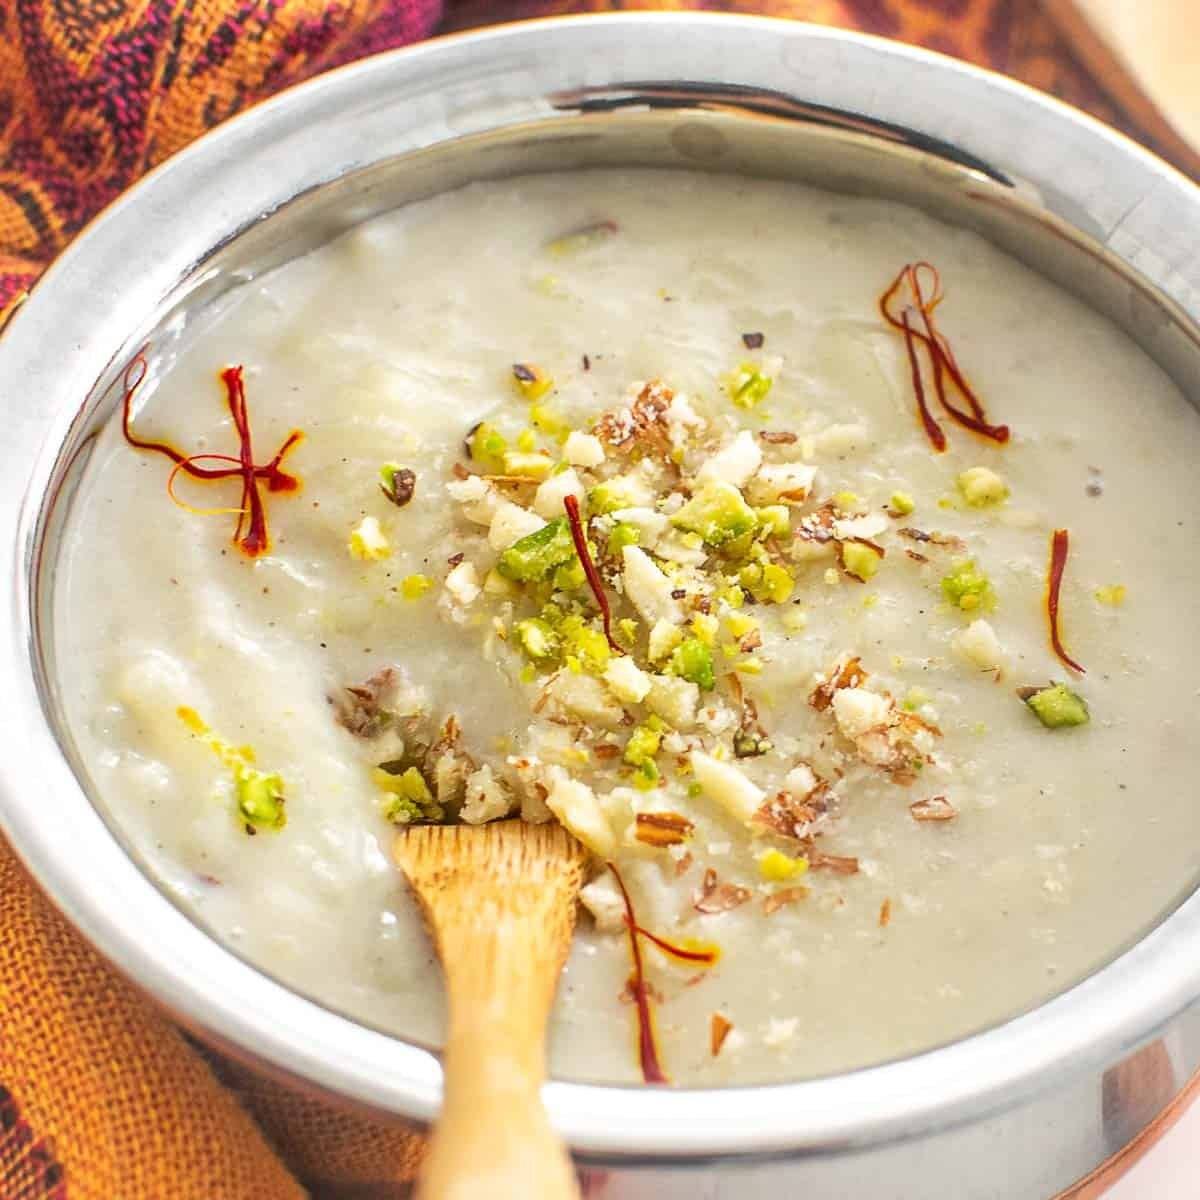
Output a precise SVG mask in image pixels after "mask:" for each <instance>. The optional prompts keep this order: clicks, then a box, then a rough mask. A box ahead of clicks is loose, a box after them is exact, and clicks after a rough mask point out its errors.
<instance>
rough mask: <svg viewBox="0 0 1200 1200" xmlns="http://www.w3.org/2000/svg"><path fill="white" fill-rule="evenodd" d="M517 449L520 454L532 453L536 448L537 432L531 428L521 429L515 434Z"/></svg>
mask: <svg viewBox="0 0 1200 1200" xmlns="http://www.w3.org/2000/svg"><path fill="white" fill-rule="evenodd" d="M517 449H518V450H520V451H521V453H522V454H532V453H533V452H534V451H535V450H536V449H537V434H536V433H534V432H533V430H532V429H522V430H521V432H520V433H518V434H517Z"/></svg>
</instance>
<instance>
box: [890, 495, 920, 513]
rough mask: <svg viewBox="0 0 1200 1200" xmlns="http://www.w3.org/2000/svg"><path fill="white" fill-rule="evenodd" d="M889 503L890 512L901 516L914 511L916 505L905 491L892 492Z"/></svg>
mask: <svg viewBox="0 0 1200 1200" xmlns="http://www.w3.org/2000/svg"><path fill="white" fill-rule="evenodd" d="M890 503H891V509H892V512H894V513H896V514H897V515H898V516H901V517H907V516H908V515H909V513H912V512H915V511H916V507H917V502H916V501H915V500H914V499H913V498H912V497H911V496H910V495H909V494H908V493H907V492H893V493H892V499H891V502H890Z"/></svg>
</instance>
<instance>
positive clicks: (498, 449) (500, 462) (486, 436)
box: [467, 421, 508, 470]
mask: <svg viewBox="0 0 1200 1200" xmlns="http://www.w3.org/2000/svg"><path fill="white" fill-rule="evenodd" d="M507 449H508V440H507V439H506V438H505V437H504V435H503V434H502V433H501V432H500V431H499V430H498V429H497V428H496V427H495V425H493V424H492V423H491V422H490V421H480V422H479V424H478V425H476V426H475V428H474V429H472V430H471V432H470V433H468V434H467V453H468V454H469V455H470V456H471V458H472V460H473V461H474V462H477V463H483V464H484V465H485V466H489V467H494V468H495V469H496V470H501V469H502V468H503V466H504V452H505V450H507Z"/></svg>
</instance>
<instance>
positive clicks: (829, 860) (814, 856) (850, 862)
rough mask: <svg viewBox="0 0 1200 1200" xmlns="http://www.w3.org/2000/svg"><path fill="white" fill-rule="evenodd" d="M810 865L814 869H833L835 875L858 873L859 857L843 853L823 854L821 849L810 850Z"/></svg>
mask: <svg viewBox="0 0 1200 1200" xmlns="http://www.w3.org/2000/svg"><path fill="white" fill-rule="evenodd" d="M808 865H809V868H810V869H811V870H813V871H832V872H833V873H834V874H835V875H857V874H858V859H857V858H849V857H847V856H845V855H842V854H822V853H821V852H820V851H819V850H810V851H809V853H808Z"/></svg>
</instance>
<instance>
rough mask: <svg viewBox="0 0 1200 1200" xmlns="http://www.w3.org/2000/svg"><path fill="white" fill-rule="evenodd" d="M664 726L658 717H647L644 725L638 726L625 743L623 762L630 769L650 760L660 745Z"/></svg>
mask: <svg viewBox="0 0 1200 1200" xmlns="http://www.w3.org/2000/svg"><path fill="white" fill-rule="evenodd" d="M665 728H666V726H665V725H664V724H663V722H662V721H661V720H660V719H659V718H658V717H649V718H648V719H647V720H646V722H645V724H643V725H639V726H638V727H637V728H636V729H635V730H634V731H633V732H632V733H631V734H630V735H629V741H627V742H626V743H625V753H624V755H623V756H622V757H623V759H624V761H625V762H627V763H628V764H629V765H630V766H631V767H639V766H641V765H642V763H644V762H647V761H648V760H650V759H652V758H653V757H654V756H655V755H656V754H657V753H658V749H659V746H661V745H662V735H663V730H664V729H665Z"/></svg>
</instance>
